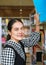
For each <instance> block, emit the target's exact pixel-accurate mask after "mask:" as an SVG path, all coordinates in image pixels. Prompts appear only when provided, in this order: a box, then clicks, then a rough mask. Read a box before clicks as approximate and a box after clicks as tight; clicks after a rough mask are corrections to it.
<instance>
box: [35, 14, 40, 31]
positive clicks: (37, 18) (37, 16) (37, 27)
mask: <svg viewBox="0 0 46 65" xmlns="http://www.w3.org/2000/svg"><path fill="white" fill-rule="evenodd" d="M34 20H35V21H36V32H39V31H40V22H39V14H35V15H34Z"/></svg>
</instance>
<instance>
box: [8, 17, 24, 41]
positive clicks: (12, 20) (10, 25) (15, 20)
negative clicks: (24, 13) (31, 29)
mask: <svg viewBox="0 0 46 65" xmlns="http://www.w3.org/2000/svg"><path fill="white" fill-rule="evenodd" d="M17 21H18V22H21V23H22V24H23V22H22V21H21V19H15V18H14V19H11V20H10V21H9V23H8V26H7V29H8V30H9V31H11V29H12V25H13V24H14V23H15V22H17ZM10 38H11V36H10V35H9V34H8V35H7V40H9V39H10Z"/></svg>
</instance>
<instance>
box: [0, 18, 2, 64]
mask: <svg viewBox="0 0 46 65" xmlns="http://www.w3.org/2000/svg"><path fill="white" fill-rule="evenodd" d="M1 21H2V18H1V17H0V64H1V52H2V42H1V35H2V28H1V26H2V24H1Z"/></svg>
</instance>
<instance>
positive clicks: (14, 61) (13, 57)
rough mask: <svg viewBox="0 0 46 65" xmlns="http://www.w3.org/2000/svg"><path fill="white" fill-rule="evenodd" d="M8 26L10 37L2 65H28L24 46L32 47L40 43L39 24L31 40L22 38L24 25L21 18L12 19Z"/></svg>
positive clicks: (4, 50) (3, 53)
mask: <svg viewBox="0 0 46 65" xmlns="http://www.w3.org/2000/svg"><path fill="white" fill-rule="evenodd" d="M36 18H37V17H36ZM37 20H38V18H37ZM37 24H38V23H37ZM7 27H8V34H9V36H10V38H9V40H8V41H7V43H6V44H5V47H4V49H3V51H2V65H26V55H25V51H24V47H25V46H26V47H31V46H34V45H36V43H38V41H39V38H40V34H39V26H37V29H36V32H32V33H31V36H30V37H29V40H26V42H25V40H22V39H23V37H24V25H23V23H22V21H21V20H20V19H12V20H10V21H9V23H8V26H7Z"/></svg>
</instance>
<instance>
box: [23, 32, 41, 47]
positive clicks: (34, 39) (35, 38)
mask: <svg viewBox="0 0 46 65" xmlns="http://www.w3.org/2000/svg"><path fill="white" fill-rule="evenodd" d="M39 39H40V33H38V32H32V33H31V35H30V37H28V38H25V39H23V40H22V42H23V45H24V46H25V47H32V46H34V45H36V44H37V43H38V42H39Z"/></svg>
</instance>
